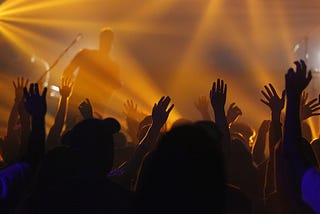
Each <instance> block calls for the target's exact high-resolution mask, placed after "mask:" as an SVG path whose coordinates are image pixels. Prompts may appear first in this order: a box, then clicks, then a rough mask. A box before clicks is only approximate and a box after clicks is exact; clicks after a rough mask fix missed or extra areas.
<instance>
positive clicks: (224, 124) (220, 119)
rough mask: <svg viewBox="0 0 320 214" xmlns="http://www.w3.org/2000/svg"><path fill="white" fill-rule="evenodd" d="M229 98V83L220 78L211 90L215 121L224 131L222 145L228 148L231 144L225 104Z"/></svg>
mask: <svg viewBox="0 0 320 214" xmlns="http://www.w3.org/2000/svg"><path fill="white" fill-rule="evenodd" d="M226 98H227V84H225V83H224V81H223V80H220V79H218V80H217V82H214V83H213V84H212V88H211V90H210V101H211V106H212V108H213V111H214V115H215V122H216V124H217V126H218V127H219V129H220V131H221V132H222V145H223V148H224V149H227V148H228V147H229V145H230V140H231V139H230V131H229V125H228V121H227V117H226V113H225V109H224V106H225V104H226Z"/></svg>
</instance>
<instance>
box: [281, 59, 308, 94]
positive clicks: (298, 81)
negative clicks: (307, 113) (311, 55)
mask: <svg viewBox="0 0 320 214" xmlns="http://www.w3.org/2000/svg"><path fill="white" fill-rule="evenodd" d="M294 64H295V65H296V71H294V69H293V68H290V69H289V70H288V73H287V74H286V76H285V79H286V93H287V96H288V97H294V98H299V99H300V96H301V93H302V91H303V90H304V89H305V88H306V87H307V86H308V85H309V83H310V81H311V79H312V75H311V71H308V73H307V65H306V63H305V62H304V61H303V60H300V61H295V62H294Z"/></svg>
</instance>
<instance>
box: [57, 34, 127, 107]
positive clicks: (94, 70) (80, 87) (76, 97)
mask: <svg viewBox="0 0 320 214" xmlns="http://www.w3.org/2000/svg"><path fill="white" fill-rule="evenodd" d="M99 37H100V38H99V39H100V41H99V49H98V50H89V49H82V50H81V51H79V52H78V53H77V55H76V56H75V57H74V58H73V60H72V61H71V63H70V64H69V65H68V66H67V67H66V69H65V70H64V72H63V77H64V78H71V79H72V80H74V89H73V94H72V97H71V100H73V102H76V104H77V105H78V104H79V103H80V102H81V101H83V100H84V99H85V98H90V100H91V101H92V102H93V103H95V105H99V103H105V102H106V100H107V99H108V98H110V96H111V95H112V93H113V91H114V90H116V89H118V88H120V87H121V83H120V80H119V75H120V71H119V66H118V65H117V63H116V62H115V61H114V60H113V59H111V57H110V51H111V49H112V44H113V40H114V32H113V31H112V30H111V28H103V29H102V30H101V31H100V36H99ZM98 81H99V82H102V83H103V87H100V88H97V87H99V86H100V84H99V83H98Z"/></svg>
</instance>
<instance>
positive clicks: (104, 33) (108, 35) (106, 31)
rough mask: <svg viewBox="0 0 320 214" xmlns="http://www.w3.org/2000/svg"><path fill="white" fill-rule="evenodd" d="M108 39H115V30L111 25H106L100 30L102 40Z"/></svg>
mask: <svg viewBox="0 0 320 214" xmlns="http://www.w3.org/2000/svg"><path fill="white" fill-rule="evenodd" d="M101 39H108V40H110V41H112V40H113V39H114V32H113V31H112V29H111V28H110V27H104V28H102V29H101V30H100V40H101Z"/></svg>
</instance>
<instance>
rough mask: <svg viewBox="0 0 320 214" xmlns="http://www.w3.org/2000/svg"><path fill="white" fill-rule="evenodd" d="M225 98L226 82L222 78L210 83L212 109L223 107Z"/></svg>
mask: <svg viewBox="0 0 320 214" xmlns="http://www.w3.org/2000/svg"><path fill="white" fill-rule="evenodd" d="M226 99H227V84H225V83H224V81H223V80H220V79H218V80H217V82H214V83H213V84H212V88H211V90H210V100H211V106H212V108H213V109H214V110H218V109H224V105H225V104H226Z"/></svg>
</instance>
